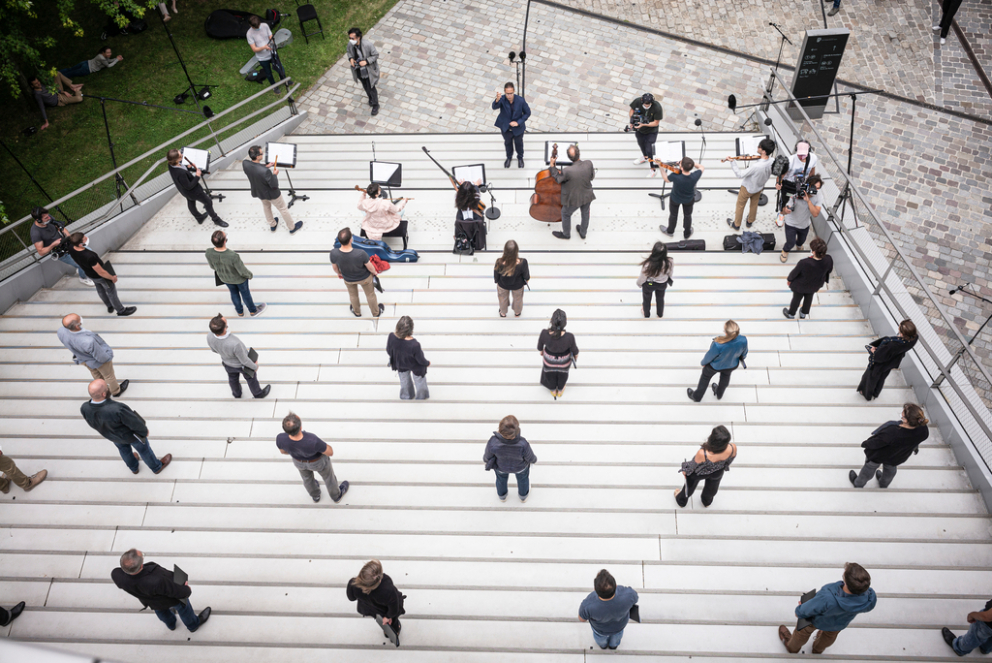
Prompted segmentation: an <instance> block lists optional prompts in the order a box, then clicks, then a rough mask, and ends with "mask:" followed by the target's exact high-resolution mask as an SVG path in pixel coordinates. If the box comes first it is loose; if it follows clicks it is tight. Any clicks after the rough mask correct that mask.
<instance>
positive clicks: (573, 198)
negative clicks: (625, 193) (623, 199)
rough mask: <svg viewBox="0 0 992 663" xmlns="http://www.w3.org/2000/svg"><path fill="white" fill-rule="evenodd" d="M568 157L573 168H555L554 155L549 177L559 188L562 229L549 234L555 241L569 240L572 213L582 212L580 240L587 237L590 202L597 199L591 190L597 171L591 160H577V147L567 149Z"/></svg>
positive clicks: (556, 159) (572, 146)
mask: <svg viewBox="0 0 992 663" xmlns="http://www.w3.org/2000/svg"><path fill="white" fill-rule="evenodd" d="M567 153H568V158H569V159H571V161H572V165H571V166H566V167H565V168H564V169H561V168H558V167H557V166H556V165H555V164H556V162H557V161H558V158H557V155H555V156H552V157H551V176H552V177H553V178H554V179H555V181H556V182H558V184H560V185H561V230H560V231H559V230H556V231H554V232H553V233H551V234H552V235H554V236H555V237H557V238H558V239H570V238H571V236H572V214H574V213H575V210H580V211H581V212H582V223H580V224H579V227H578V228H577V230H578V231H579V237H581V238H582V239H585V238H586V231H587V230H588V229H589V207H590V206H591V205H592V201H594V200H596V194H595V193H593V191H592V181H593V180H594V179H595V178H596V170H595V169H594V168H593V165H592V161H583V160H582V159H580V158H579V146H578V145H570V146H569V147H568V150H567Z"/></svg>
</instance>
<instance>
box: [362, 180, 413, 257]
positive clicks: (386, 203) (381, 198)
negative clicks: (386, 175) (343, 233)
mask: <svg viewBox="0 0 992 663" xmlns="http://www.w3.org/2000/svg"><path fill="white" fill-rule="evenodd" d="M408 200H409V199H408V198H400V201H399V202H398V203H396V204H394V203H393V201H391V200H390V199H389V198H387V197H386V194H385V193H383V191H382V187H380V186H379V185H378V184H375V183H374V182H373V183H372V184H369V186H368V188H366V189H365V191H362V199H361V200H359V201H358V209H359V210H361V211H362V212H365V218H364V219H362V237H368V238H369V239H374V240H377V241H378V240H381V239H382V238H383V237H402V238H403V250H404V251H405V250H406V245H407V241H408V240H409V237H408V236H407V230H406V228H407V222H406V221H405V220H404V219H403V209H404V208H405V207H406V203H407V201H408Z"/></svg>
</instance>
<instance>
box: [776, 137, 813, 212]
mask: <svg viewBox="0 0 992 663" xmlns="http://www.w3.org/2000/svg"><path fill="white" fill-rule="evenodd" d="M817 161H818V159H817V157H816V155H815V154H813V151H812V149H811V146H810V144H809V142H807V141H805V140H800V141H799V142H797V143H796V153H795V154H793V155H792V156H791V157H789V168H788V170H786V171H785V172H784V173H782V174H781V175H779V176H778V179H777V180H776V182H775V188H776V189H777V190H778V191H779V192H781V193H780V197H779V199H778V209H777V210H776V211H777V212H778V213H779V215H778V217H776V219H775V225H777V226H779V227H782V224H783V223H784V222H785V216H784V215H783V214H782V209H783V208H784V207H785V206H786V205H788V204H789V196H791V195H793V194H795V193H796V184H797V182H798V181H799V180H800V179H806V180H807V181H808V179H809V178H810V177H813V175H816V162H817Z"/></svg>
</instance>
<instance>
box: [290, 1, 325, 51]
mask: <svg viewBox="0 0 992 663" xmlns="http://www.w3.org/2000/svg"><path fill="white" fill-rule="evenodd" d="M296 17H297V18H299V19H300V30H302V31H303V38H304V39H306V40H307V43H308V44H309V43H310V37H312V36H314V35H315V34H319V35H320V38H321V39H324V26H323V25H321V24H320V17H319V16H317V10H316V9H314V7H313V5H303V6H302V7H297V8H296ZM307 21H317V29H316V30H314V31H313V32H307V29H306V26H305V25H304V24H305V23H306V22H307Z"/></svg>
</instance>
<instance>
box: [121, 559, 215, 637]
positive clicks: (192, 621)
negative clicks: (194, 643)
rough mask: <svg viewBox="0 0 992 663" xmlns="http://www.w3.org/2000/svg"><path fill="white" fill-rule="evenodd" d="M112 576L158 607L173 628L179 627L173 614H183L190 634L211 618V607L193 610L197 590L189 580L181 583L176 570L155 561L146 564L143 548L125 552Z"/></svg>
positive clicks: (162, 617) (144, 604) (158, 613)
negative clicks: (193, 596)
mask: <svg viewBox="0 0 992 663" xmlns="http://www.w3.org/2000/svg"><path fill="white" fill-rule="evenodd" d="M110 577H111V579H112V580H113V581H114V584H115V585H117V586H118V587H120V588H121V589H123V590H124V591H125V592H127V593H128V594H130V595H131V596H133V597H134V598H136V599H138V600H139V601H141V605H143V606H145V607H146V608H151V609H152V610H154V611H155V614H156V615H158V618H159V619H161V620H162V621H163V622H165V625H166V626H168V627H169V630H170V631H175V630H176V615H175V614H173V613H178V614H179V618H180V619H182V620H183V624H185V625H186V628H187V630H189V632H190V633H193V632H194V631H196V630H197V629H198V628H200V627H201V626H203V625H204V624H205V623H206V622H207V620H208V619H210V607H209V606H208V607H206V608H204V609H203V612H201V613H200V614H199V615H197V614H196V613H195V612H194V611H193V606H192V605H190V602H189V596H190V594H192V593H193V590H191V589H190V588H189V583H188V582H187V583H185V584H182V585H180V584H177V583H176V582H175V580H174V578H173V572H172V571H167V570H165V569H163V568H162V567H161V566H159V565H158V564H156V563H154V562H148V563H147V564H146V563H145V558H144V556H143V555H142V554H141V551H140V550H136V549H135V548H131V549H130V550H128V551H127V552H126V553H124V554H123V555H121V567H120V568H119V569H114V570H113V571H111V572H110Z"/></svg>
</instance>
